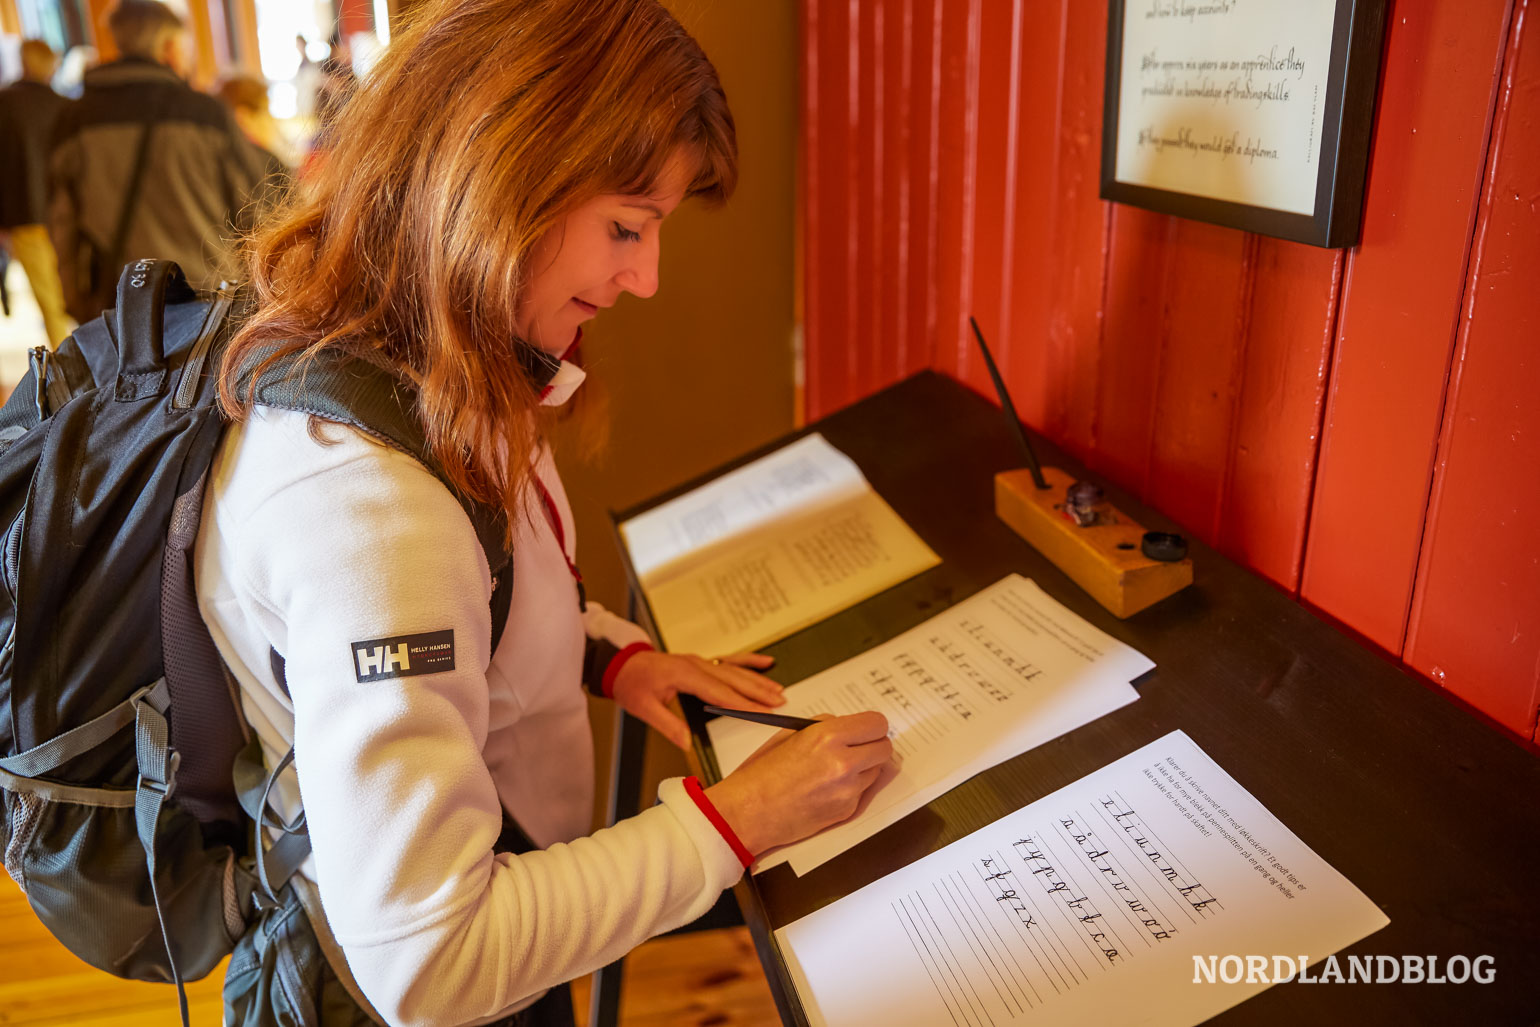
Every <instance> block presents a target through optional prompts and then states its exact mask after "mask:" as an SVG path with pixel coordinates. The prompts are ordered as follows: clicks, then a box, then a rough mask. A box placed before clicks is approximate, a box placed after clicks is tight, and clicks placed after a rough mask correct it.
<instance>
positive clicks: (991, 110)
mask: <svg viewBox="0 0 1540 1027" xmlns="http://www.w3.org/2000/svg"><path fill="white" fill-rule="evenodd" d="M1021 5H1022V0H984V2H983V4H982V6H981V9H980V12H979V13H980V18H979V24H978V29H979V31H978V34H977V37H976V38H977V48H978V54H979V57H978V62H977V65H976V66H977V68H978V74H977V81H976V83H975V85H974V91H975V93H976V95H977V102H976V103H975V104H974V110H975V115H974V122H975V124H976V126H977V127H976V129H975V130H974V132H973V136H974V140H975V152H976V154H977V156H976V158H975V162H974V163H975V167H976V169H977V172H976V183H975V188H974V190H973V195H974V202H973V204H972V208H973V209H972V212H971V235H972V239H973V272H972V275H971V276H970V278H971V286H972V289H971V294H972V295H971V300H970V301H969V302H967V303H966V304H962V305H961V308H962V309H961V310H960V311H959V313H960V315H961V324H960V325H959V326H958V330H957V331H958V335H957V338H956V340H955V341H954V342H953V343H952V354H953V356H952V357H951V358H950V359H948V357H947V356H946V350H947V348H948V347H947V346H946V345H945V344H944V342H945V340H942V341H943V345H942V347H941V351H940V352H939V353H938V358H939V359H940V360H941V361H942V366H948V367H949V368H950V369H951V373H953V374H954V375H956V376H957V377H959V378H962V379H964V380H972V381H974V382H975V383H976V386H977V387H981V388H983V389H985V390H991V391H992V389H991V385H990V382H989V380H988V374H987V372H986V371H985V370H984V367H983V363H982V359H981V358H980V357H979V355H978V347H977V344H976V343H975V341H974V339H973V331H972V329H971V328H969V327H968V326H967V319H968V317H969V315H974V316H976V317H977V318H978V320H979V325H980V327H981V328H983V330H984V332H985V336H984V337H985V339H986V340H993V341H992V343H991V352H992V351H993V350H994V349H995V348H999V347H1003V348H1005V349H1009V348H1010V345H1011V344H1010V341H1009V336H1008V334H1007V333H1005V332H1003V331H1002V327H1003V326H1004V325H1005V324H1006V322H1007V320H1008V313H1007V310H1008V303H1007V295H1006V289H1005V283H1006V282H1007V281H1008V280H1009V275H1010V261H1011V259H1012V243H1013V242H1014V235H1015V225H1014V221H1015V206H1016V203H1015V201H1016V182H1015V172H1016V158H1017V149H1016V118H1015V112H1016V108H1017V106H1018V90H1017V84H1018V83H1017V75H1018V72H1019V66H1020V64H1019V61H1020V51H1021V45H1020V44H1021V39H1020V26H1021V20H1020V19H1021ZM986 325H987V326H989V327H987V328H985V327H984V326H986Z"/></svg>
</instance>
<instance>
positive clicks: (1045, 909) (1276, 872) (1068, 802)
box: [777, 731, 1390, 1027]
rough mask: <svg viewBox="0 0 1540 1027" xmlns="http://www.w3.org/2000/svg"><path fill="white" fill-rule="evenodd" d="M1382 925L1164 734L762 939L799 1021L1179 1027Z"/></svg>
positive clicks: (1199, 757) (1190, 747)
mask: <svg viewBox="0 0 1540 1027" xmlns="http://www.w3.org/2000/svg"><path fill="white" fill-rule="evenodd" d="M1389 922H1390V921H1389V920H1388V919H1387V918H1386V917H1385V915H1384V914H1383V913H1381V912H1380V910H1379V909H1378V908H1376V907H1375V905H1374V904H1373V903H1372V902H1370V901H1369V899H1368V898H1367V897H1366V896H1365V895H1364V894H1363V893H1362V892H1360V891H1358V889H1356V888H1354V887H1353V886H1352V884H1351V883H1349V882H1348V881H1347V880H1346V879H1345V878H1343V877H1342V876H1341V875H1340V874H1338V873H1337V872H1336V871H1335V870H1334V869H1332V867H1331V866H1330V865H1328V864H1327V863H1326V862H1325V861H1323V860H1322V859H1321V858H1320V857H1319V856H1317V855H1316V854H1315V853H1314V852H1312V851H1311V850H1310V849H1309V848H1308V847H1307V846H1306V845H1305V844H1304V843H1303V842H1301V841H1300V840H1299V839H1298V838H1296V837H1295V836H1294V835H1293V834H1292V833H1291V832H1290V831H1289V829H1288V828H1287V827H1285V826H1284V825H1283V824H1282V823H1280V822H1279V821H1278V820H1277V819H1276V818H1275V817H1273V815H1272V814H1271V813H1269V812H1268V811H1267V810H1266V809H1265V808H1264V807H1263V806H1262V805H1261V804H1260V803H1259V802H1257V801H1256V799H1254V798H1253V797H1252V796H1251V795H1250V794H1249V793H1248V792H1246V790H1245V789H1243V788H1241V787H1240V785H1238V784H1236V783H1235V781H1234V780H1232V779H1231V778H1230V776H1229V775H1228V774H1226V773H1225V772H1224V771H1223V770H1221V769H1220V768H1219V766H1218V765H1217V764H1215V763H1214V762H1213V761H1212V760H1210V759H1209V758H1208V756H1207V755H1206V754H1205V753H1204V752H1203V751H1202V750H1201V749H1199V748H1198V747H1197V746H1196V745H1195V744H1193V742H1192V740H1191V739H1190V738H1188V737H1187V736H1186V735H1185V734H1184V733H1182V732H1180V731H1174V732H1172V733H1171V734H1169V735H1166V736H1165V737H1164V738H1162V739H1160V740H1158V741H1156V742H1152V743H1151V744H1149V745H1147V746H1145V747H1144V748H1142V749H1140V750H1138V751H1137V752H1134V753H1132V754H1130V755H1128V756H1126V757H1124V758H1123V759H1120V760H1118V761H1117V762H1115V763H1113V764H1111V765H1110V766H1107V767H1104V768H1102V769H1101V770H1099V771H1097V772H1095V773H1093V774H1090V775H1088V776H1086V777H1084V778H1082V779H1081V780H1079V781H1077V782H1075V783H1074V784H1071V785H1068V786H1067V787H1065V788H1061V789H1060V790H1059V791H1057V792H1054V793H1053V794H1052V795H1049V796H1047V797H1046V798H1043V799H1040V800H1038V801H1037V802H1034V803H1032V804H1031V805H1030V806H1027V807H1026V808H1024V809H1021V810H1018V811H1017V812H1015V813H1013V814H1011V815H1009V816H1007V817H1005V818H1003V819H1001V820H999V821H997V822H996V823H994V824H992V825H990V826H989V827H986V828H984V829H982V830H980V831H976V832H974V833H973V834H971V835H969V836H968V837H966V838H963V839H961V840H959V841H957V842H954V843H953V844H951V845H949V846H947V847H946V848H945V849H942V850H940V851H939V852H934V853H932V854H931V855H929V856H926V857H925V858H924V859H922V860H920V861H918V862H916V863H913V864H911V865H909V866H908V867H905V868H904V869H903V870H901V871H899V872H898V873H895V874H892V875H890V876H888V877H886V878H884V879H882V880H881V881H878V882H876V883H874V884H871V885H868V886H867V887H866V888H863V889H862V890H861V891H859V892H856V893H855V894H853V895H849V896H846V897H845V898H843V899H840V900H839V901H837V902H835V903H833V904H832V905H829V906H826V907H824V908H823V909H821V910H819V911H818V912H816V913H813V914H811V915H809V916H806V917H803V918H802V919H801V920H798V921H797V922H796V923H793V924H790V925H788V926H787V927H784V928H782V929H781V930H780V931H778V932H777V937H778V939H779V940H780V943H781V945H782V946H783V948H784V949H785V950H787V951H788V952H789V954H790V958H789V959H788V963H789V964H790V965H791V967H792V972H793V976H794V977H795V978H797V982H798V991H799V993H800V995H801V998H802V1001H803V1006H804V1008H805V1009H807V1011H808V1013H809V1017H810V1019H811V1020H812V1022H813V1023H819V1024H833V1025H842V1024H865V1023H881V1024H888V1025H892V1027H920V1025H932V1024H958V1025H969V1027H999V1025H1005V1024H1016V1023H1042V1022H1054V1023H1135V1022H1137V1023H1140V1024H1148V1025H1152V1027H1159V1025H1168V1027H1188V1025H1191V1024H1195V1023H1198V1022H1200V1021H1202V1020H1204V1019H1207V1018H1208V1017H1210V1016H1213V1015H1215V1014H1216V1013H1219V1012H1221V1011H1223V1010H1225V1009H1228V1008H1229V1007H1230V1006H1233V1005H1235V1004H1236V1003H1238V1002H1240V1001H1241V1000H1243V999H1245V998H1247V997H1249V996H1251V995H1253V994H1255V993H1257V992H1259V991H1261V990H1263V989H1264V988H1265V987H1267V983H1266V981H1265V980H1264V981H1261V982H1253V983H1247V982H1246V981H1245V980H1242V981H1241V982H1239V983H1235V984H1207V985H1204V984H1196V983H1194V970H1193V966H1194V964H1193V957H1194V956H1198V957H1207V956H1211V955H1219V956H1225V955H1230V954H1246V955H1252V954H1273V953H1277V954H1281V955H1284V956H1287V957H1289V958H1290V959H1294V958H1296V957H1299V956H1306V957H1308V959H1309V960H1310V961H1314V960H1317V959H1321V958H1324V957H1325V956H1326V955H1328V954H1330V953H1333V952H1335V951H1337V950H1338V949H1340V948H1342V947H1344V946H1346V945H1350V944H1352V943H1353V942H1355V941H1358V940H1359V939H1360V938H1363V937H1365V936H1366V935H1368V934H1371V933H1373V932H1374V931H1377V930H1379V929H1380V928H1381V927H1383V926H1385V925H1386V924H1387V923H1389Z"/></svg>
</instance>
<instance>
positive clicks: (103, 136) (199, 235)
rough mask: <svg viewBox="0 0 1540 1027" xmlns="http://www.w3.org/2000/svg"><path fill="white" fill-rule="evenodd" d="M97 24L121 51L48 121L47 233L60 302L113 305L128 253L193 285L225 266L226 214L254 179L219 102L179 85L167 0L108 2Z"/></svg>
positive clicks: (181, 41)
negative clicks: (160, 262)
mask: <svg viewBox="0 0 1540 1027" xmlns="http://www.w3.org/2000/svg"><path fill="white" fill-rule="evenodd" d="M107 29H108V31H109V32H110V33H111V34H112V38H113V40H114V42H116V43H117V45H118V49H119V51H120V52H121V53H122V55H123V56H122V57H120V58H119V59H118V60H115V61H112V62H110V63H108V64H104V65H102V66H101V67H98V68H95V69H93V70H91V71H89V72H87V73H86V75H85V88H84V90H83V91H82V93H81V97H80V99H79V100H77V101H75V102H74V103H72V104H71V105H70V106H69V107H68V108H66V109H65V110H64V112H63V113H62V114H61V115H60V117H59V123H58V129H57V131H56V133H55V135H54V145H53V151H52V154H51V156H50V162H49V169H50V173H51V199H50V205H51V210H50V218H49V229H50V232H51V234H52V237H53V243H54V249H55V250H56V251H57V252H58V257H59V274H60V278H61V280H62V284H63V287H64V299H65V307H66V309H67V310H68V311H69V312H70V313H71V314H72V315H73V316H74V317H75V319H76V320H77V321H84V320H87V319H88V318H92V317H95V316H96V315H97V314H99V313H101V311H102V310H103V309H105V308H107V307H110V306H113V305H114V304H115V299H114V297H115V290H116V287H117V280H118V273H119V271H120V270H121V269H122V267H123V264H124V263H125V262H126V261H127V260H129V259H137V258H140V257H157V258H163V259H166V260H174V261H176V262H177V263H178V264H180V265H181V267H182V270H183V271H184V272H186V274H187V279H188V281H189V282H191V283H192V285H193V286H194V287H195V288H198V289H217V288H218V287H219V285H220V283H221V282H222V281H224V280H225V279H227V278H230V277H232V273H233V269H234V249H233V245H232V240H233V237H234V235H235V231H236V228H235V216H236V214H237V212H238V211H240V210H241V209H242V207H244V206H245V205H246V203H247V202H248V200H249V198H250V195H251V193H252V191H253V190H254V189H255V188H256V187H257V186H258V184H259V183H261V181H262V180H263V177H264V168H263V166H262V163H261V161H260V160H258V159H257V157H256V155H255V153H254V151H253V148H252V147H251V146H250V144H248V143H247V142H246V140H245V138H244V137H243V136H242V135H241V133H240V130H239V129H237V128H236V126H235V123H234V121H233V120H232V119H231V117H230V115H229V113H228V112H227V111H226V110H225V108H224V105H223V104H221V103H220V102H219V101H218V100H216V99H214V98H213V97H212V96H208V95H206V94H203V93H200V92H197V91H196V90H194V89H193V88H192V87H190V86H189V85H188V84H187V83H186V81H184V78H185V75H186V73H187V71H188V69H189V68H190V67H191V63H192V45H191V44H192V41H191V38H190V36H189V34H188V32H187V30H186V27H185V26H184V25H183V23H182V19H181V18H180V17H178V16H177V14H176V13H175V12H173V11H172V10H171V9H170V8H169V7H167V6H165V5H164V4H161V3H157V2H155V0H119V2H118V4H117V5H116V6H115V7H113V9H112V11H111V12H110V13H109V14H108V16H107Z"/></svg>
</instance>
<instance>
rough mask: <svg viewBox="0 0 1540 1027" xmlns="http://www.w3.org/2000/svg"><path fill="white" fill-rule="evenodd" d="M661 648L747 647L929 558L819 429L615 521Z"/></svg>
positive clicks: (923, 566)
mask: <svg viewBox="0 0 1540 1027" xmlns="http://www.w3.org/2000/svg"><path fill="white" fill-rule="evenodd" d="M620 532H621V536H622V537H623V538H624V540H625V544H626V548H627V550H628V551H629V553H630V556H631V564H632V566H633V567H634V568H635V569H636V574H637V578H638V581H639V583H640V584H641V587H642V591H643V592H644V593H645V594H646V597H647V602H648V605H649V606H650V607H651V609H652V615H653V620H654V622H655V624H656V626H657V629H658V631H659V633H660V634H661V635H662V636H663V641H664V644H665V645H667V647H668V648H669V649H670V650H671V651H673V652H686V653H688V652H695V653H701V654H703V655H706V656H721V655H725V654H728V653H735V652H741V651H744V650H750V649H756V648H759V647H760V646H764V645H768V644H769V643H771V642H774V641H776V640H777V639H781V638H784V637H786V636H787V635H789V634H791V633H792V632H794V631H798V630H800V629H802V628H805V627H807V626H808V625H810V624H815V623H817V622H818V621H821V620H823V619H824V618H826V617H829V616H831V615H833V614H835V613H838V612H839V611H841V610H844V609H846V608H848V607H851V606H854V605H855V604H856V603H859V602H861V601H862V600H863V599H867V598H869V597H870V596H873V595H876V594H877V593H878V592H881V591H883V590H884V589H887V588H891V587H893V586H894V585H896V584H898V583H899V582H901V581H903V580H905V579H907V578H910V577H913V576H914V575H916V574H918V573H920V572H921V571H924V570H927V569H928V568H931V567H934V566H935V565H936V564H938V563H940V562H941V559H940V557H938V556H937V555H936V554H935V553H934V552H932V551H931V549H930V547H929V546H927V545H926V544H925V543H924V542H922V541H921V540H920V537H919V536H918V535H916V534H915V533H914V531H913V530H911V529H910V527H909V526H908V525H907V524H905V523H904V522H903V520H901V519H900V518H899V516H898V514H896V513H894V512H893V508H892V507H890V506H888V504H887V503H886V502H884V501H883V499H882V497H881V496H879V495H877V493H876V492H874V491H873V490H872V487H871V485H870V484H868V483H867V481H866V478H865V477H864V476H863V475H862V474H861V470H860V468H858V467H857V466H856V465H855V462H854V461H852V460H851V459H850V458H849V457H847V456H846V455H845V454H843V453H841V452H840V451H839V450H837V449H835V448H834V447H833V446H831V445H829V443H828V442H827V441H826V440H825V439H824V438H823V436H822V435H818V434H816V433H815V434H812V435H807V436H804V437H803V438H801V439H798V440H797V441H796V442H793V443H792V444H791V445H789V446H786V447H784V448H783V449H779V450H777V451H775V452H774V453H771V454H770V455H769V456H765V457H762V458H760V459H759V460H756V461H754V462H753V463H750V464H746V465H745V466H743V467H740V468H738V469H737V470H735V471H731V472H729V473H728V474H724V475H722V476H721V477H720V478H717V479H715V480H714V481H712V482H710V483H708V484H706V485H703V486H701V487H700V488H698V489H695V490H694V491H692V492H689V493H686V494H685V495H683V496H680V497H678V498H677V499H673V500H670V501H669V502H667V503H664V504H662V505H660V506H658V507H655V508H654V509H652V510H649V511H647V512H646V513H644V514H640V515H638V516H636V517H633V518H631V519H630V520H628V521H626V522H624V523H623V524H621V525H620Z"/></svg>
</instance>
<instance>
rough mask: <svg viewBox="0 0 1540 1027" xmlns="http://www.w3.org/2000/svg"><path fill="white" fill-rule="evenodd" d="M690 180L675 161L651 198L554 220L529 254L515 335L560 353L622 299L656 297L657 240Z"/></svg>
mask: <svg viewBox="0 0 1540 1027" xmlns="http://www.w3.org/2000/svg"><path fill="white" fill-rule="evenodd" d="M689 182H690V177H689V172H688V170H687V165H686V163H685V162H684V161H683V160H681V159H679V158H675V159H673V160H671V161H669V163H668V165H667V167H665V168H664V171H663V175H662V176H661V177H660V178H659V180H658V184H657V186H656V188H655V189H654V190H653V191H652V192H651V193H649V194H647V195H645V196H630V195H625V194H620V193H611V194H607V195H604V196H598V197H595V198H594V199H592V200H590V201H588V202H587V203H585V204H583V205H582V206H580V207H577V208H576V209H574V210H573V211H572V212H571V213H569V214H568V215H567V216H566V217H564V218H563V219H561V220H560V221H558V222H557V223H556V225H555V226H554V227H553V228H552V229H551V230H550V231H549V232H547V233H546V234H545V236H544V237H542V238H541V240H540V241H539V242H538V243H536V244H535V247H534V250H533V252H532V253H531V254H530V267H531V269H532V274H531V277H530V281H529V285H528V286H527V287H526V289H525V292H524V297H523V300H522V302H521V303H520V305H519V316H518V324H517V328H518V331H519V335H520V337H521V338H523V339H526V340H528V341H529V342H532V343H534V344H535V345H536V346H538V347H539V348H540V349H542V350H545V351H546V352H547V353H552V354H556V355H560V354H562V353H564V352H566V350H567V348H568V347H570V346H571V345H572V340H573V338H574V337H575V336H576V335H577V330H578V326H579V325H581V324H582V323H583V322H584V321H587V320H589V319H590V318H592V317H593V316H594V315H596V314H597V313H598V312H599V311H600V310H601V309H602V308H604V307H608V306H611V305H612V304H613V303H614V302H615V301H616V300H617V299H619V298H620V294H621V293H623V292H629V293H632V294H634V295H636V296H640V297H642V298H643V299H646V298H647V297H648V296H651V295H652V294H653V293H655V292H657V291H658V246H659V240H658V236H659V233H660V232H661V231H662V228H663V219H664V218H666V217H668V216H669V215H670V214H672V213H673V212H674V208H675V207H678V206H679V204H680V202H681V201H682V200H683V199H684V193H685V189H686V188H688V186H689Z"/></svg>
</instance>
